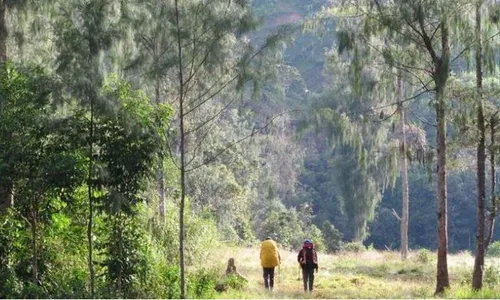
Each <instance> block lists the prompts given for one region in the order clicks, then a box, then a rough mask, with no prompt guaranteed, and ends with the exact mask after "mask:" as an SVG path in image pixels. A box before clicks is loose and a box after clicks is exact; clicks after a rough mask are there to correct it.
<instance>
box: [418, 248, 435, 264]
mask: <svg viewBox="0 0 500 300" xmlns="http://www.w3.org/2000/svg"><path fill="white" fill-rule="evenodd" d="M416 259H417V261H418V262H420V263H423V264H428V263H429V262H431V261H432V260H433V259H434V254H433V253H432V252H431V251H430V250H428V249H425V248H424V249H420V250H418V252H417V255H416Z"/></svg>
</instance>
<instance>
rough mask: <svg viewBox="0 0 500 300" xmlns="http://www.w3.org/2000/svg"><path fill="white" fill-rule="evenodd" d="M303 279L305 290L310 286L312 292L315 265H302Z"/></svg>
mask: <svg viewBox="0 0 500 300" xmlns="http://www.w3.org/2000/svg"><path fill="white" fill-rule="evenodd" d="M302 280H303V281H304V291H307V288H308V287H309V291H311V292H312V290H313V284H314V267H313V268H308V267H302Z"/></svg>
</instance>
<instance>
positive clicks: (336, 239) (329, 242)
mask: <svg viewBox="0 0 500 300" xmlns="http://www.w3.org/2000/svg"><path fill="white" fill-rule="evenodd" d="M322 229H323V240H324V241H325V246H326V250H327V251H328V252H329V253H335V252H338V251H339V250H340V249H342V233H341V232H340V231H339V230H338V229H337V228H335V226H333V225H332V224H331V223H330V222H328V221H325V222H324V223H323V228H322Z"/></svg>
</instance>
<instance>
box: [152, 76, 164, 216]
mask: <svg viewBox="0 0 500 300" xmlns="http://www.w3.org/2000/svg"><path fill="white" fill-rule="evenodd" d="M157 77H158V75H157ZM155 102H156V105H157V106H158V105H160V79H159V78H156V83H155ZM163 148H164V145H161V148H160V152H159V153H158V174H157V180H158V198H159V202H160V218H161V220H162V222H165V215H166V211H167V204H166V201H165V173H164V171H163V167H164V166H163V159H164V156H163Z"/></svg>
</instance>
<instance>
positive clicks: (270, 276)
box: [263, 268, 274, 290]
mask: <svg viewBox="0 0 500 300" xmlns="http://www.w3.org/2000/svg"><path fill="white" fill-rule="evenodd" d="M263 271H264V285H265V286H266V289H270V290H272V289H273V287H274V268H263Z"/></svg>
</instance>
